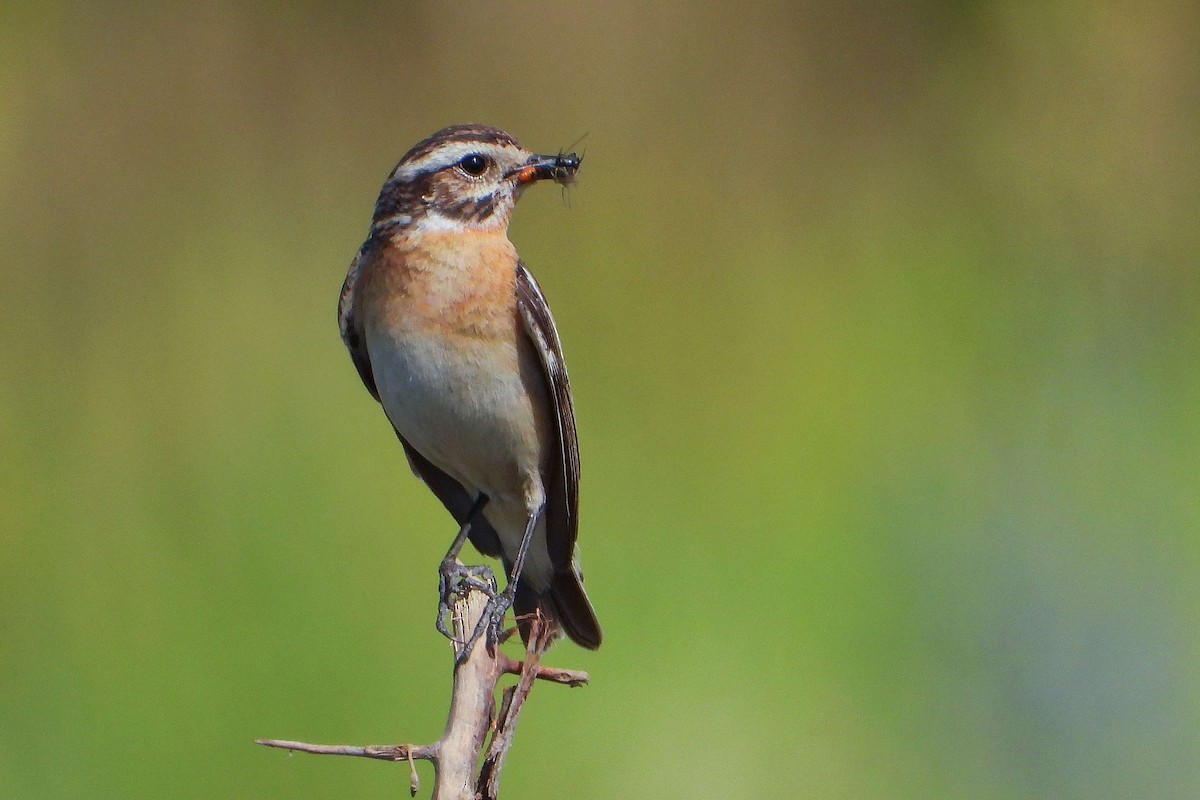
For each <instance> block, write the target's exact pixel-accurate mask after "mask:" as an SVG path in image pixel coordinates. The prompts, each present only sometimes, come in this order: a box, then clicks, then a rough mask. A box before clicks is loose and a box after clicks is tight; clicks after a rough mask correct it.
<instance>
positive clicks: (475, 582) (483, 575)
mask: <svg viewBox="0 0 1200 800" xmlns="http://www.w3.org/2000/svg"><path fill="white" fill-rule="evenodd" d="M471 590H475V591H480V592H483V593H484V594H485V595H487V596H488V607H489V608H490V607H491V605H492V603H494V602H495V600H496V596H497V593H496V579H495V577H494V576H493V575H492V571H491V570H490V569H488V568H487V567H482V566H480V567H468V566H464V565H463V564H461V563H459V561H458V560H457V559H446V560H445V561H443V562H442V564H441V566H440V567H439V568H438V613H437V629H438V632H439V633H441V634H442V635H443V636H445V637H446V638H447V639H449V640H450V641H452V642H455V643H459V642H458V639H456V638H455V637H454V634H453V633H451V632H450V628H449V626H448V624H447V620H449V619H450V618H451V605H452V604H453V602H454V598H455V597H461V596H463V595H465V594H467V593H468V592H470V591H471ZM484 616H485V617H487V616H488V615H487V614H484ZM476 638H478V631H476V632H475V633H473V634H472V635H471V638H470V639H469V640H468V647H467V649H468V650H469V649H470V647H469V645H470V644H473V643H474V641H475V639H476Z"/></svg>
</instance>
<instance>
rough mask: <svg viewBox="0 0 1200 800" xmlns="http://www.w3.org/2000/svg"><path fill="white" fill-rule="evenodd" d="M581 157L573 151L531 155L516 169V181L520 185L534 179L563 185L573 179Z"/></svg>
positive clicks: (581, 159) (581, 160)
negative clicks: (523, 164)
mask: <svg viewBox="0 0 1200 800" xmlns="http://www.w3.org/2000/svg"><path fill="white" fill-rule="evenodd" d="M582 162H583V157H582V156H578V155H576V154H574V153H559V154H558V155H554V156H531V157H530V159H529V161H528V162H526V164H525V166H523V167H520V168H519V169H518V170H517V171H516V175H515V177H516V181H517V184H518V185H520V186H524V185H526V184H530V183H533V182H534V181H546V180H549V181H554V182H555V183H561V184H562V185H563V186H566V185H567V184H569V183H571V182H572V181H574V180H575V173H576V172H578V171H579V165H580V164H581V163H582Z"/></svg>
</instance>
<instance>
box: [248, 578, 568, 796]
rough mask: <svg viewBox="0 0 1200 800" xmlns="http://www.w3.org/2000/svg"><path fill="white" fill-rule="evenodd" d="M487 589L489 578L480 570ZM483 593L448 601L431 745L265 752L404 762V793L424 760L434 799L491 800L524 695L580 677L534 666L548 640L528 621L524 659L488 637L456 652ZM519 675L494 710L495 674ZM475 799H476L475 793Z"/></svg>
mask: <svg viewBox="0 0 1200 800" xmlns="http://www.w3.org/2000/svg"><path fill="white" fill-rule="evenodd" d="M487 579H488V582H490V583H491V585H492V587H493V588H494V586H495V583H494V578H493V577H492V575H491V573H490V571H488V572H487ZM488 600H489V596H488V594H487V593H486V592H485V591H483V590H482V589H481V588H479V587H477V586H473V585H470V584H464V585H463V586H461V587H460V589H459V594H458V595H457V596H456V597H455V600H454V604H453V621H454V656H455V658H454V664H455V666H454V686H453V689H452V692H451V697H450V712H449V714H448V716H447V718H446V729H445V730H444V731H443V732H442V735H441V738H439V739H438V740H437V741H436V742H434V743H433V744H421V745H413V744H394V745H327V744H310V743H307V742H295V741H289V740H283V739H257V740H256V742H257V743H258V744H261V745H265V746H267V747H278V748H283V749H285V750H293V751H296V752H301V753H314V754H317V755H338V756H359V757H362V758H375V759H380V760H383V761H407V762H408V765H409V775H410V780H409V788H410V791H411V792H412V793H413V794H414V795H415V794H416V792H417V789H418V785H419V784H418V780H417V772H416V769H415V767H414V765H413V761H414V759H420V760H423V761H431V762H433V765H434V770H435V773H436V778H435V782H434V789H433V798H434V800H475V798H476V797H479V796H482V797H483V798H485V799H486V800H494V799H495V797H496V793H497V792H498V790H499V784H500V769H501V768H502V766H503V764H504V756H505V754H506V753H507V752H508V749H509V747H510V746H511V745H512V739H513V734H514V733H515V730H516V725H517V717H518V716H519V714H520V711H521V706H522V705H523V704H524V702H525V699H526V698H527V697H528V696H529V692H530V691H531V690H532V688H533V682H534V680H535V679H541V680H546V681H552V682H555V683H563V684H567V685H569V686H581V685H583V684H585V683H587V680H588V676H587V673H586V672H579V671H576V670H565V669H555V668H553V667H545V666H542V665H541V664H540V663H539V661H540V659H541V656H542V654H543V653H544V652H545V650H546V648H547V647H548V646H549V644H550V641H551V640H552V631H551V630H550V628H549V627H548V626H546V625H544V624H543V622H542V620H535V622H534V626H533V632H532V636H531V639H530V646H529V650H528V652H527V653H526V656H525V660H524V661H517V660H515V659H512V658H510V657H509V656H507V655H505V654H504V653H503V652H501V651H500V648H499V647H498V646H490V645H489V642H488V640H489V638H491V639H493V640H494V639H495V638H496V637H495V636H494V635H493V634H494V632H492V633H489V635H484V636H480V637H478V638H477V639H476V640H475V642H474V643H473V644H472V646H471V651H470V652H469V653H463V650H464V649H465V647H466V642H467V641H468V640H469V639H470V637H471V634H472V633H473V632H474V631H475V629H476V626H477V625H478V624H479V621H480V619H482V618H483V616H484V614H486V613H488ZM505 674H511V675H519V676H520V678H519V679H518V681H517V685H516V686H511V687H509V688H508V689H506V690H505V692H504V702H503V703H502V704H501V709H500V712H499V713H498V714H497V713H496V701H495V690H496V684H497V682H498V681H499V679H500V677H501V676H502V675H505ZM493 719H494V721H495V729H494V731H493V733H492V739H491V743H490V745H489V746H488V752H487V756H486V757H485V759H484V764H483V768H482V770H480V771H479V774H478V776H477V775H476V765H477V764H478V763H479V756H480V753H481V751H482V750H483V745H484V742H485V741H486V739H487V734H488V731H489V730H492V723H493ZM477 791H478V792H479V793H480V794H478V795H477V794H476V792H477Z"/></svg>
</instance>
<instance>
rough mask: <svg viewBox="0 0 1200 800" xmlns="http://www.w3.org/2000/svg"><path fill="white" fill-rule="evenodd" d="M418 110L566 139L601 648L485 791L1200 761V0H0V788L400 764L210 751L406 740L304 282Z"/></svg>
mask: <svg viewBox="0 0 1200 800" xmlns="http://www.w3.org/2000/svg"><path fill="white" fill-rule="evenodd" d="M463 121H478V122H487V123H491V124H495V125H499V126H502V127H505V128H508V129H510V130H512V131H513V132H514V133H515V134H516V135H517V136H518V137H520V138H521V140H522V141H523V142H524V143H525V144H527V145H529V146H531V147H533V148H537V149H543V150H551V151H553V150H555V149H557V148H559V147H560V146H565V145H568V144H569V143H571V142H572V141H573V140H575V139H576V138H577V137H579V136H580V135H581V134H584V133H587V134H588V136H587V138H586V139H584V140H583V142H582V143H581V144H580V145H579V148H580V149H581V150H586V160H585V163H584V166H583V170H582V173H581V181H580V183H579V185H578V186H577V187H575V188H574V189H572V190H571V192H570V194H569V197H568V198H567V199H568V200H569V204H567V203H564V202H563V201H562V199H560V197H559V196H558V194H557V193H556V192H555V191H554V190H553V189H540V190H538V191H533V192H530V193H529V194H528V195H527V196H526V198H525V199H524V200H523V201H522V205H521V208H520V209H519V210H518V213H517V217H516V220H515V222H514V225H513V230H512V237H513V239H514V241H515V242H516V243H517V246H518V248H519V249H520V251H521V253H522V255H523V256H524V257H525V259H526V261H527V262H528V263H529V264H530V266H531V268H532V269H533V271H534V273H535V274H536V275H537V276H538V279H539V281H540V282H541V284H542V286H543V288H544V289H545V290H546V293H547V295H548V297H549V299H550V301H551V304H552V307H553V309H554V311H555V314H556V316H557V319H558V322H559V326H560V329H561V333H562V336H563V339H564V342H565V347H566V353H567V357H568V361H569V364H570V367H571V370H572V384H573V386H574V389H575V392H576V403H577V409H578V420H579V426H580V440H581V446H582V454H583V470H584V476H583V481H584V483H583V490H582V515H583V516H582V532H581V545H582V550H583V557H584V565H585V569H586V572H587V575H588V582H589V590H590V592H591V594H592V596H593V599H594V600H595V602H596V605H597V607H598V609H599V611H600V614H601V616H602V620H603V622H604V623H605V631H606V637H607V639H606V643H605V646H604V648H603V649H601V650H600V651H599V652H597V653H595V654H592V653H585V652H582V651H580V650H578V649H577V648H574V647H572V646H570V645H565V644H564V645H561V646H560V647H559V648H556V649H555V651H554V653H553V659H554V660H555V661H556V662H558V663H561V664H563V665H565V666H573V667H582V668H586V669H588V670H589V671H590V672H591V673H592V675H593V680H594V683H593V685H592V686H591V687H589V688H587V689H584V690H572V691H568V690H565V689H558V688H554V687H543V688H539V689H538V691H537V692H536V693H535V695H534V697H533V700H532V702H531V704H530V705H529V706H528V707H527V708H526V711H525V713H524V715H523V716H522V725H521V729H520V731H519V735H518V738H517V744H516V748H515V750H514V751H513V754H512V756H511V758H510V760H509V764H508V767H507V769H506V771H505V780H504V788H505V794H506V795H507V796H512V797H571V798H608V797H668V798H674V797H679V798H685V797H686V798H706V797H713V798H758V797H767V796H773V797H799V798H810V797H811V798H822V799H824V798H889V799H890V798H963V797H971V798H997V799H1004V800H1007V799H1008V798H1051V797H1053V798H1066V797H1087V798H1089V800H1095V798H1107V797H1112V798H1128V797H1137V798H1178V797H1189V796H1195V795H1196V794H1197V793H1200V766H1198V765H1200V760H1198V759H1197V758H1196V755H1195V751H1196V746H1197V744H1198V743H1200V740H1198V737H1197V733H1196V732H1197V730H1198V727H1197V726H1198V725H1200V713H1198V706H1197V702H1198V700H1200V697H1198V692H1197V689H1196V686H1197V683H1198V681H1200V635H1198V633H1197V631H1198V630H1200V628H1198V625H1197V622H1198V620H1197V612H1198V611H1200V588H1198V587H1200V582H1198V578H1200V574H1198V569H1197V564H1198V563H1200V539H1198V537H1197V532H1198V530H1200V456H1198V454H1200V377H1198V376H1200V367H1198V365H1200V335H1198V333H1197V331H1198V327H1197V326H1198V323H1200V319H1198V318H1200V189H1198V188H1197V187H1198V186H1200V147H1198V146H1197V143H1198V142H1200V10H1198V9H1197V7H1196V6H1195V5H1194V4H1189V3H1163V4H1154V5H1152V6H1149V7H1147V6H1146V5H1144V4H1135V3H1120V2H1118V3H1108V4H1091V3H1080V2H1052V3H1032V2H1019V1H1016V0H1014V1H1013V2H1000V3H948V2H924V3H910V4H875V5H866V6H856V5H852V4H791V3H778V4H762V3H740V4H735V5H729V6H726V5H724V4H718V3H710V4H702V5H697V4H691V3H666V4H644V3H630V2H606V3H595V4H591V5H580V6H577V5H575V4H563V3H538V4H524V3H489V4H468V3H419V4H404V3H394V4H388V5H386V6H374V5H367V4H362V5H351V4H347V5H328V6H327V5H321V4H314V3H308V4H298V5H297V4H292V5H287V4H264V5H257V6H254V7H247V6H245V5H244V4H233V3H221V4H178V5H157V4H147V5H137V6H134V5H128V6H127V5H119V4H110V5H105V4H78V5H60V4H38V5H33V4H29V5H27V6H25V7H19V6H15V5H9V6H5V7H4V8H3V9H0V333H2V334H3V346H2V347H0V447H2V448H3V453H4V458H3V459H0V797H5V798H14V799H16V798H22V799H23V798H65V797H96V798H109V797H111V798H127V797H170V798H213V797H222V798H259V797H268V796H275V797H314V798H316V797H331V796H344V797H398V796H401V793H402V792H404V791H405V790H406V789H405V787H406V785H407V778H406V774H405V770H404V769H402V768H389V767H388V766H386V765H381V764H377V763H365V762H357V761H349V762H348V761H345V760H337V759H314V758H301V757H294V758H288V757H287V756H285V755H283V754H280V753H278V752H268V751H264V750H262V749H260V748H255V747H254V746H253V745H251V744H250V741H251V740H252V739H253V738H254V737H257V736H283V737H296V738H304V739H309V740H315V741H330V742H362V743H366V742H376V743H383V742H393V741H403V740H431V739H433V738H435V737H436V736H437V734H438V732H439V730H440V726H441V724H442V720H443V718H444V708H445V703H444V700H445V692H446V689H447V688H448V687H447V674H448V658H449V657H448V653H447V650H446V647H445V646H444V643H442V642H441V640H440V639H439V638H438V635H437V634H436V633H435V632H434V629H433V625H432V622H433V611H434V588H435V574H434V568H435V565H436V562H437V559H438V558H439V557H440V555H441V553H442V552H443V550H444V548H445V546H446V544H447V542H448V539H449V537H450V536H451V535H452V533H453V528H452V525H451V523H450V520H449V518H448V516H447V515H446V514H445V512H444V511H443V510H442V509H441V508H440V507H438V505H437V503H436V501H434V500H433V499H432V497H431V496H429V494H428V492H427V491H426V490H425V489H424V488H423V487H422V486H420V485H419V484H418V482H417V481H416V480H415V479H414V478H413V477H412V476H411V475H410V474H408V470H407V467H406V466H405V463H404V459H403V456H402V454H401V452H400V450H399V448H398V446H397V444H396V442H395V440H394V438H393V437H392V436H391V434H390V432H389V430H388V427H387V424H386V422H385V420H384V418H383V415H382V414H381V413H380V412H379V410H378V408H377V407H376V406H375V405H374V403H373V402H372V401H371V399H370V397H369V396H368V395H367V393H366V392H365V391H363V389H362V387H361V385H360V384H359V381H358V378H357V376H356V375H355V373H354V370H353V368H352V367H351V365H350V362H349V360H348V359H347V358H346V356H345V354H344V352H342V345H341V342H340V341H339V339H338V336H337V331H336V325H335V321H334V314H333V311H334V305H335V301H336V295H337V290H338V287H339V286H340V283H341V280H342V276H343V273H344V269H345V265H346V264H347V262H348V260H349V258H350V256H351V255H352V254H353V253H354V251H355V249H356V247H357V246H358V244H359V242H360V241H361V238H362V236H363V234H364V233H365V230H366V226H367V223H368V218H369V214H370V210H371V207H372V204H373V202H374V197H375V192H376V191H377V190H378V187H379V184H380V182H381V181H382V179H383V178H384V176H385V175H386V173H387V171H388V170H389V169H390V168H391V166H392V165H393V164H394V162H395V161H396V159H397V158H398V157H399V156H400V155H401V154H402V153H403V151H404V150H405V149H407V147H408V146H409V145H410V144H412V143H413V142H415V141H416V140H417V139H419V138H421V137H423V136H424V135H426V134H428V133H430V132H431V131H433V130H435V129H437V128H439V127H441V126H443V125H446V124H449V123H453V122H463ZM424 774H425V775H426V777H427V778H428V775H429V773H428V772H425V773H424ZM427 782H428V781H427Z"/></svg>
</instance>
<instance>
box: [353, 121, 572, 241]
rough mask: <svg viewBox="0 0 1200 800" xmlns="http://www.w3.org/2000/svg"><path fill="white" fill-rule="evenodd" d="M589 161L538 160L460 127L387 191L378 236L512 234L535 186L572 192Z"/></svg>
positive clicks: (411, 160) (413, 156) (420, 155)
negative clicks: (522, 202) (524, 195)
mask: <svg viewBox="0 0 1200 800" xmlns="http://www.w3.org/2000/svg"><path fill="white" fill-rule="evenodd" d="M581 161H582V159H581V158H580V157H579V156H577V155H575V154H574V153H561V152H560V153H558V154H557V155H537V154H535V153H531V152H530V151H528V150H526V149H525V148H523V147H521V145H520V144H519V143H518V142H517V140H516V139H515V138H513V136H512V135H511V134H509V133H506V132H505V131H502V130H500V129H498V128H491V127H488V126H486V125H454V126H452V127H449V128H444V129H443V130H440V131H438V132H437V133H435V134H433V135H432V136H429V137H428V138H425V139H423V140H421V141H420V142H417V144H415V145H414V146H413V148H412V149H411V150H409V151H408V152H407V153H406V154H405V155H404V158H402V159H400V163H399V164H397V165H396V168H395V169H394V170H392V174H391V175H390V176H389V177H388V179H387V181H386V182H384V184H383V189H381V190H380V192H379V200H378V201H377V202H376V204H375V216H374V219H373V222H372V229H373V230H380V229H382V228H392V227H397V226H398V227H408V226H410V225H414V224H415V225H417V226H420V227H422V228H427V229H436V228H441V227H452V228H473V229H488V228H498V229H499V230H501V231H503V230H505V229H507V227H508V222H509V218H510V217H511V216H512V210H513V207H514V205H515V204H516V201H517V198H518V197H520V195H521V192H522V191H523V190H524V189H525V187H527V186H528V185H530V184H531V183H534V182H535V181H540V180H550V181H554V182H555V183H559V184H563V185H567V184H569V183H571V182H572V181H573V180H574V179H575V173H576V172H577V171H578V170H579V164H580V162H581Z"/></svg>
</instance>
